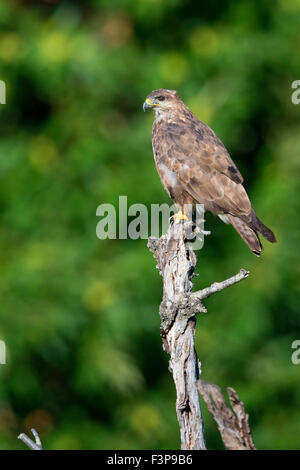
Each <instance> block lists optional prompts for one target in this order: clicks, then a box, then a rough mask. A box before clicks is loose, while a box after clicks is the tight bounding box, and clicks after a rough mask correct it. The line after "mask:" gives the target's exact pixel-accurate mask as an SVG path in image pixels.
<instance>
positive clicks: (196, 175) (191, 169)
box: [143, 89, 276, 256]
mask: <svg viewBox="0 0 300 470" xmlns="http://www.w3.org/2000/svg"><path fill="white" fill-rule="evenodd" d="M147 108H151V109H153V110H154V112H155V121H154V124H153V132H152V146H153V153H154V159H155V164H156V168H157V171H158V173H159V176H160V178H161V181H162V184H163V186H164V187H165V189H166V190H167V192H168V194H169V195H170V197H171V198H172V199H173V200H174V202H175V204H176V206H177V207H178V209H179V219H180V218H185V216H184V215H183V209H184V205H186V204H193V205H194V204H195V203H199V204H203V205H204V209H205V210H208V211H211V212H213V213H214V214H217V215H218V216H219V217H220V218H221V219H222V220H223V221H225V222H227V223H229V222H230V223H231V224H232V225H233V227H234V228H235V229H236V231H237V232H238V233H239V234H240V236H241V237H242V239H243V240H244V241H245V242H246V243H247V245H248V246H249V248H250V250H251V251H252V252H253V253H254V254H255V255H257V256H259V255H260V253H261V251H262V245H261V243H260V240H259V237H258V235H257V232H258V233H260V234H261V235H262V236H263V237H264V238H266V239H267V240H269V241H270V242H272V243H274V242H276V238H275V235H274V233H273V232H272V231H271V230H270V229H269V228H268V227H266V226H265V225H264V224H263V223H262V222H261V220H260V219H259V218H258V217H257V215H256V214H255V212H254V210H253V209H252V207H251V203H250V200H249V197H248V195H247V193H246V191H245V188H244V186H243V185H242V183H243V177H242V175H241V174H240V172H239V170H238V169H237V167H236V165H235V164H234V163H233V161H232V159H231V158H230V155H229V153H228V152H227V150H226V148H225V147H224V145H223V144H222V142H221V141H220V139H218V137H217V136H216V135H215V133H214V132H213V131H212V130H211V129H210V128H209V127H208V126H207V125H206V124H204V123H203V122H201V121H199V120H198V119H197V118H196V117H195V116H194V115H193V113H192V112H191V111H190V109H189V108H188V107H187V106H186V105H185V104H184V103H183V101H182V100H181V99H180V98H179V96H178V95H177V93H176V91H174V90H165V89H159V90H155V91H152V93H150V94H149V95H148V97H147V98H146V101H145V103H144V105H143V109H144V111H145V110H146V109H147ZM177 220H178V216H177Z"/></svg>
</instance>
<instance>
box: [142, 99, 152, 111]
mask: <svg viewBox="0 0 300 470" xmlns="http://www.w3.org/2000/svg"><path fill="white" fill-rule="evenodd" d="M148 108H151V103H150V100H149V98H147V99H146V101H145V102H144V104H143V111H144V112H145V111H146V109H148Z"/></svg>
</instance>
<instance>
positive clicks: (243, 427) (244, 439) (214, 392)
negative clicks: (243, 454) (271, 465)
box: [198, 380, 255, 450]
mask: <svg viewBox="0 0 300 470" xmlns="http://www.w3.org/2000/svg"><path fill="white" fill-rule="evenodd" d="M198 389H199V392H200V394H201V395H202V397H203V400H204V401H205V403H206V406H207V408H208V411H209V412H210V413H211V414H212V416H213V417H214V420H215V421H216V423H217V425H218V429H219V432H220V434H221V437H222V441H223V443H224V446H225V447H226V449H228V450H255V446H254V443H253V440H252V436H251V432H250V428H249V422H248V418H249V416H248V415H247V414H246V412H245V408H244V404H243V402H242V401H241V400H240V399H239V397H238V394H237V393H236V391H235V390H234V389H233V388H231V387H228V388H227V393H228V397H229V400H230V404H231V407H232V410H231V409H230V408H229V407H228V406H227V404H226V402H225V399H224V397H223V395H222V392H221V389H220V387H218V385H214V384H211V383H208V382H205V381H204V380H199V382H198Z"/></svg>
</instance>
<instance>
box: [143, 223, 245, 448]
mask: <svg viewBox="0 0 300 470" xmlns="http://www.w3.org/2000/svg"><path fill="white" fill-rule="evenodd" d="M189 223H190V222H185V223H178V224H176V223H172V224H171V225H170V227H169V230H168V233H167V234H166V235H163V236H161V237H160V238H159V239H156V238H149V240H148V247H149V249H150V250H151V251H152V253H153V255H154V257H155V259H156V261H157V267H158V269H159V271H160V274H161V275H162V278H163V299H162V302H161V305H160V309H159V315H160V318H161V336H162V340H163V348H164V350H165V351H166V352H167V353H168V354H169V355H170V359H169V369H170V371H171V373H172V375H173V380H174V383H175V387H176V397H177V398H176V412H177V418H178V423H179V427H180V436H181V449H185V450H204V449H205V448H206V446H205V439H204V429H203V421H202V415H201V408H200V400H199V393H198V388H197V383H198V379H199V361H198V357H197V354H196V351H195V342H194V338H195V327H196V314H197V313H199V312H206V309H205V307H204V305H203V303H202V300H203V299H204V298H206V297H209V296H210V295H212V294H213V293H215V292H219V291H220V290H223V289H225V288H226V287H229V286H231V285H233V284H235V283H236V282H239V281H241V280H242V279H245V278H246V277H248V275H249V272H247V271H245V270H241V271H240V273H238V274H237V275H236V276H233V277H232V278H230V279H227V280H226V281H223V282H221V283H214V284H212V286H210V287H208V288H205V289H203V290H201V291H198V292H195V293H192V287H193V284H192V278H193V276H194V275H195V274H194V270H195V266H196V256H195V253H194V251H193V249H192V243H191V240H190V239H189V240H188V239H187V238H186V236H185V233H189V234H190V233H191V232H190V227H189V226H188V224H189Z"/></svg>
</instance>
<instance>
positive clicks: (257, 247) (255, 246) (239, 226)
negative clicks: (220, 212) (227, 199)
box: [226, 214, 275, 256]
mask: <svg viewBox="0 0 300 470" xmlns="http://www.w3.org/2000/svg"><path fill="white" fill-rule="evenodd" d="M226 215H227V217H228V219H229V220H230V222H231V224H232V225H233V226H234V228H235V229H236V231H237V232H238V234H239V235H240V236H241V237H242V239H243V240H244V242H245V243H247V245H248V246H249V248H250V250H251V251H252V252H253V253H254V254H255V255H256V256H260V254H261V251H262V249H263V247H262V244H261V243H260V240H259V238H258V235H257V233H256V231H255V230H253V229H252V228H250V227H249V226H248V225H247V224H246V222H244V221H243V220H241V219H240V218H238V217H235V216H233V215H230V214H226ZM261 223H262V222H261ZM262 225H263V224H262ZM263 226H264V225H263ZM265 228H267V227H265ZM267 230H269V229H267ZM270 232H271V230H270ZM271 233H272V232H271ZM274 238H275V237H274Z"/></svg>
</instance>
